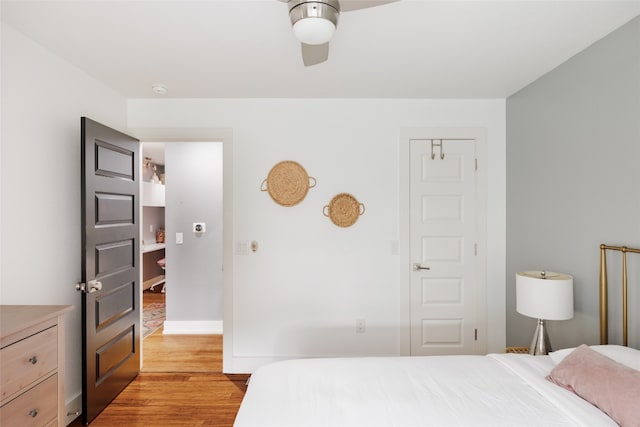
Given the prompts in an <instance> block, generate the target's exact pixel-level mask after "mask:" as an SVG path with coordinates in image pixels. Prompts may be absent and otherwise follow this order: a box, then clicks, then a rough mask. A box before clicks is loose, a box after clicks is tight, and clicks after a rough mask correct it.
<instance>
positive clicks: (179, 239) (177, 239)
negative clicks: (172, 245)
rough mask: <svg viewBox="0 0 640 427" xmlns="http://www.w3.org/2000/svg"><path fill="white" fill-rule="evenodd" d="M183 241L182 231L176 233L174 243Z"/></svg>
mask: <svg viewBox="0 0 640 427" xmlns="http://www.w3.org/2000/svg"><path fill="white" fill-rule="evenodd" d="M182 243H184V235H183V234H182V233H176V245H181V244H182Z"/></svg>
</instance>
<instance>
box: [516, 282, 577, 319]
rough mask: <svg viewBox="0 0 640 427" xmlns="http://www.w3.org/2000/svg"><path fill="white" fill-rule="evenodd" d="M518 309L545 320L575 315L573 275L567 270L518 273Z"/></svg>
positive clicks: (524, 313) (527, 314)
mask: <svg viewBox="0 0 640 427" xmlns="http://www.w3.org/2000/svg"><path fill="white" fill-rule="evenodd" d="M516 310H517V311H518V313H520V314H523V315H525V316H529V317H534V318H537V319H545V320H567V319H571V318H572V317H573V277H572V276H570V275H568V274H564V273H554V272H550V271H549V272H546V273H544V274H543V273H541V272H539V271H521V272H519V273H516Z"/></svg>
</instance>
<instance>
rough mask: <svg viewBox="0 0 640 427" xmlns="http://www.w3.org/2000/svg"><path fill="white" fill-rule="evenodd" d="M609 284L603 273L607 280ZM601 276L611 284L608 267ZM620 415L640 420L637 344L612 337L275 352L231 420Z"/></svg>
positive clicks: (282, 425)
mask: <svg viewBox="0 0 640 427" xmlns="http://www.w3.org/2000/svg"><path fill="white" fill-rule="evenodd" d="M608 248H609V247H607V248H606V249H603V250H607V249H608ZM625 253H626V252H625ZM602 259H603V258H602V257H601V263H602ZM625 262H626V261H625ZM601 265H602V264H601ZM625 268H626V267H625ZM605 270H606V266H605ZM625 281H626V280H625ZM602 284H603V280H602V274H601V288H602ZM604 284H605V288H606V273H605V279H604ZM625 286H626V285H625ZM625 294H626V292H625ZM625 304H626V302H625ZM605 305H606V304H605ZM601 313H602V311H601ZM602 321H603V320H602V319H601V323H602ZM625 334H626V327H625ZM625 342H626V336H625ZM616 425H622V426H625V427H629V426H640V350H636V349H632V348H629V347H626V346H619V345H609V344H606V343H603V344H602V345H598V346H586V345H582V346H579V347H577V348H573V349H563V350H560V351H556V352H552V353H551V354H550V355H548V356H531V355H528V354H508V353H505V354H489V355H486V356H472V355H468V356H426V357H360V358H326V359H303V360H288V361H282V362H275V363H271V364H268V365H265V366H263V367H261V368H259V369H257V370H256V372H255V373H254V374H253V375H252V376H251V379H250V382H249V386H248V388H247V392H246V394H245V397H244V399H243V401H242V404H241V406H240V409H239V411H238V414H237V416H236V420H235V423H234V427H294V426H295V427H315V426H326V427H329V426H331V427H360V426H362V427H365V426H366V427H376V426H380V427H382V426H395V427H403V426H407V427H414V426H416V427H417V426H510V427H511V426H545V427H548V426H616Z"/></svg>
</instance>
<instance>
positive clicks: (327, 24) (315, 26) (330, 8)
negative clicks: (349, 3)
mask: <svg viewBox="0 0 640 427" xmlns="http://www.w3.org/2000/svg"><path fill="white" fill-rule="evenodd" d="M292 3H293V4H292V5H291V8H290V9H289V17H290V18H291V24H292V25H293V32H294V34H295V35H296V37H297V38H298V40H300V41H301V42H302V43H305V44H311V45H318V44H324V43H327V42H328V41H329V40H331V37H333V34H334V33H335V32H336V27H337V25H338V16H339V14H340V4H339V3H338V2H337V1H335V0H331V1H326V0H325V1H323V2H305V1H294V2H292Z"/></svg>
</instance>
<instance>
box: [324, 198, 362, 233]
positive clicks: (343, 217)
mask: <svg viewBox="0 0 640 427" xmlns="http://www.w3.org/2000/svg"><path fill="white" fill-rule="evenodd" d="M322 213H323V215H324V216H327V217H329V218H330V219H331V221H332V222H333V223H334V224H335V225H337V226H338V227H350V226H352V225H353V224H355V223H356V221H357V220H358V217H359V216H360V215H362V214H364V204H362V203H360V202H358V200H357V199H356V198H355V197H353V196H352V195H351V194H348V193H340V194H338V195H336V196H335V197H334V198H333V199H331V202H329V204H328V205H327V206H325V207H324V208H322Z"/></svg>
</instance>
